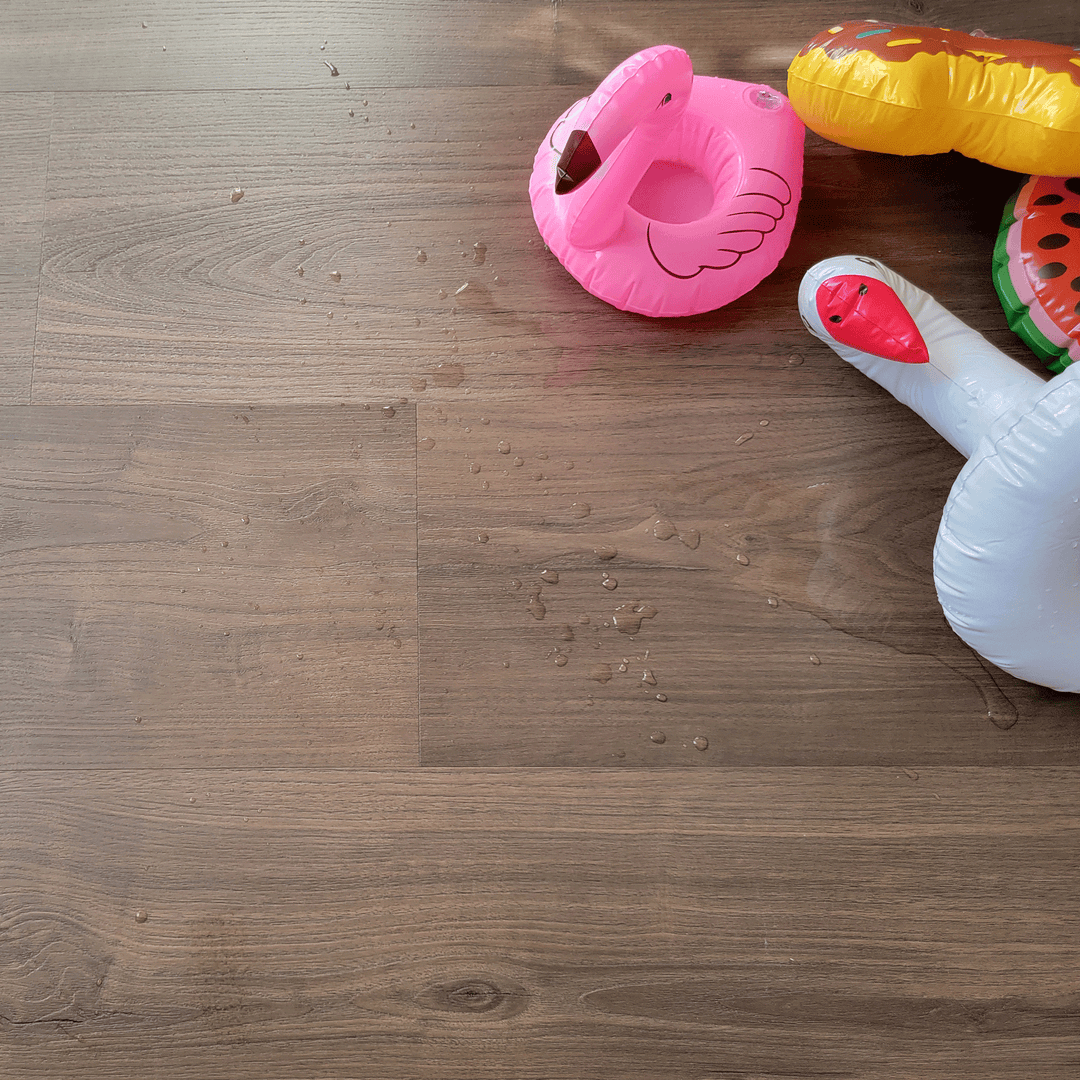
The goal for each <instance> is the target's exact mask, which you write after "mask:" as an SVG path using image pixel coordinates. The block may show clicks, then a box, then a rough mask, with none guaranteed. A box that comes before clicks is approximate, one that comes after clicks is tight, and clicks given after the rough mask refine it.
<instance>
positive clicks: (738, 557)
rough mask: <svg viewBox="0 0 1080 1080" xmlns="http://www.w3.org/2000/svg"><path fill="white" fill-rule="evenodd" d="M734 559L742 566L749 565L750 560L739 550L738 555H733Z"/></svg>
mask: <svg viewBox="0 0 1080 1080" xmlns="http://www.w3.org/2000/svg"><path fill="white" fill-rule="evenodd" d="M735 561H736V562H737V563H742V565H743V566H749V565H750V560H749V559H748V558H747V557H746V556H745V555H744V554H743V553H742V552H741V551H740V552H739V554H738V555H736V556H735Z"/></svg>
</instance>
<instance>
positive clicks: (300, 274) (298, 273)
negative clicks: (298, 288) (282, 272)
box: [296, 266, 304, 277]
mask: <svg viewBox="0 0 1080 1080" xmlns="http://www.w3.org/2000/svg"><path fill="white" fill-rule="evenodd" d="M296 276H297V277H303V276H304V268H303V267H302V266H298V267H297V268H296Z"/></svg>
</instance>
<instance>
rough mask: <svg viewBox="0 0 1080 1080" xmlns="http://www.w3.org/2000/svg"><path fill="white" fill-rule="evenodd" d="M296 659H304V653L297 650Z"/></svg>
mask: <svg viewBox="0 0 1080 1080" xmlns="http://www.w3.org/2000/svg"><path fill="white" fill-rule="evenodd" d="M296 659H297V660H303V659H304V654H303V653H302V652H298V653H297V654H296Z"/></svg>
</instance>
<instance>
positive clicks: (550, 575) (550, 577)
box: [540, 570, 559, 585]
mask: <svg viewBox="0 0 1080 1080" xmlns="http://www.w3.org/2000/svg"><path fill="white" fill-rule="evenodd" d="M540 577H541V578H542V579H543V580H544V581H546V582H547V583H548V584H549V585H558V584H559V571H558V570H541V571H540Z"/></svg>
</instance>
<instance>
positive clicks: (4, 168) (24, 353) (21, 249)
mask: <svg viewBox="0 0 1080 1080" xmlns="http://www.w3.org/2000/svg"><path fill="white" fill-rule="evenodd" d="M51 121H52V95H51V94H3V95H0V144H2V145H3V147H4V152H3V154H0V191H2V192H3V199H2V201H0V230H2V231H3V242H2V244H0V405H17V404H26V403H28V402H29V400H30V390H31V381H32V377H33V360H34V333H35V328H36V321H37V304H38V284H39V281H40V273H39V271H40V265H41V231H42V222H43V220H44V216H45V215H44V207H45V177H46V173H47V171H48V162H49V125H50V123H51Z"/></svg>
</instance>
